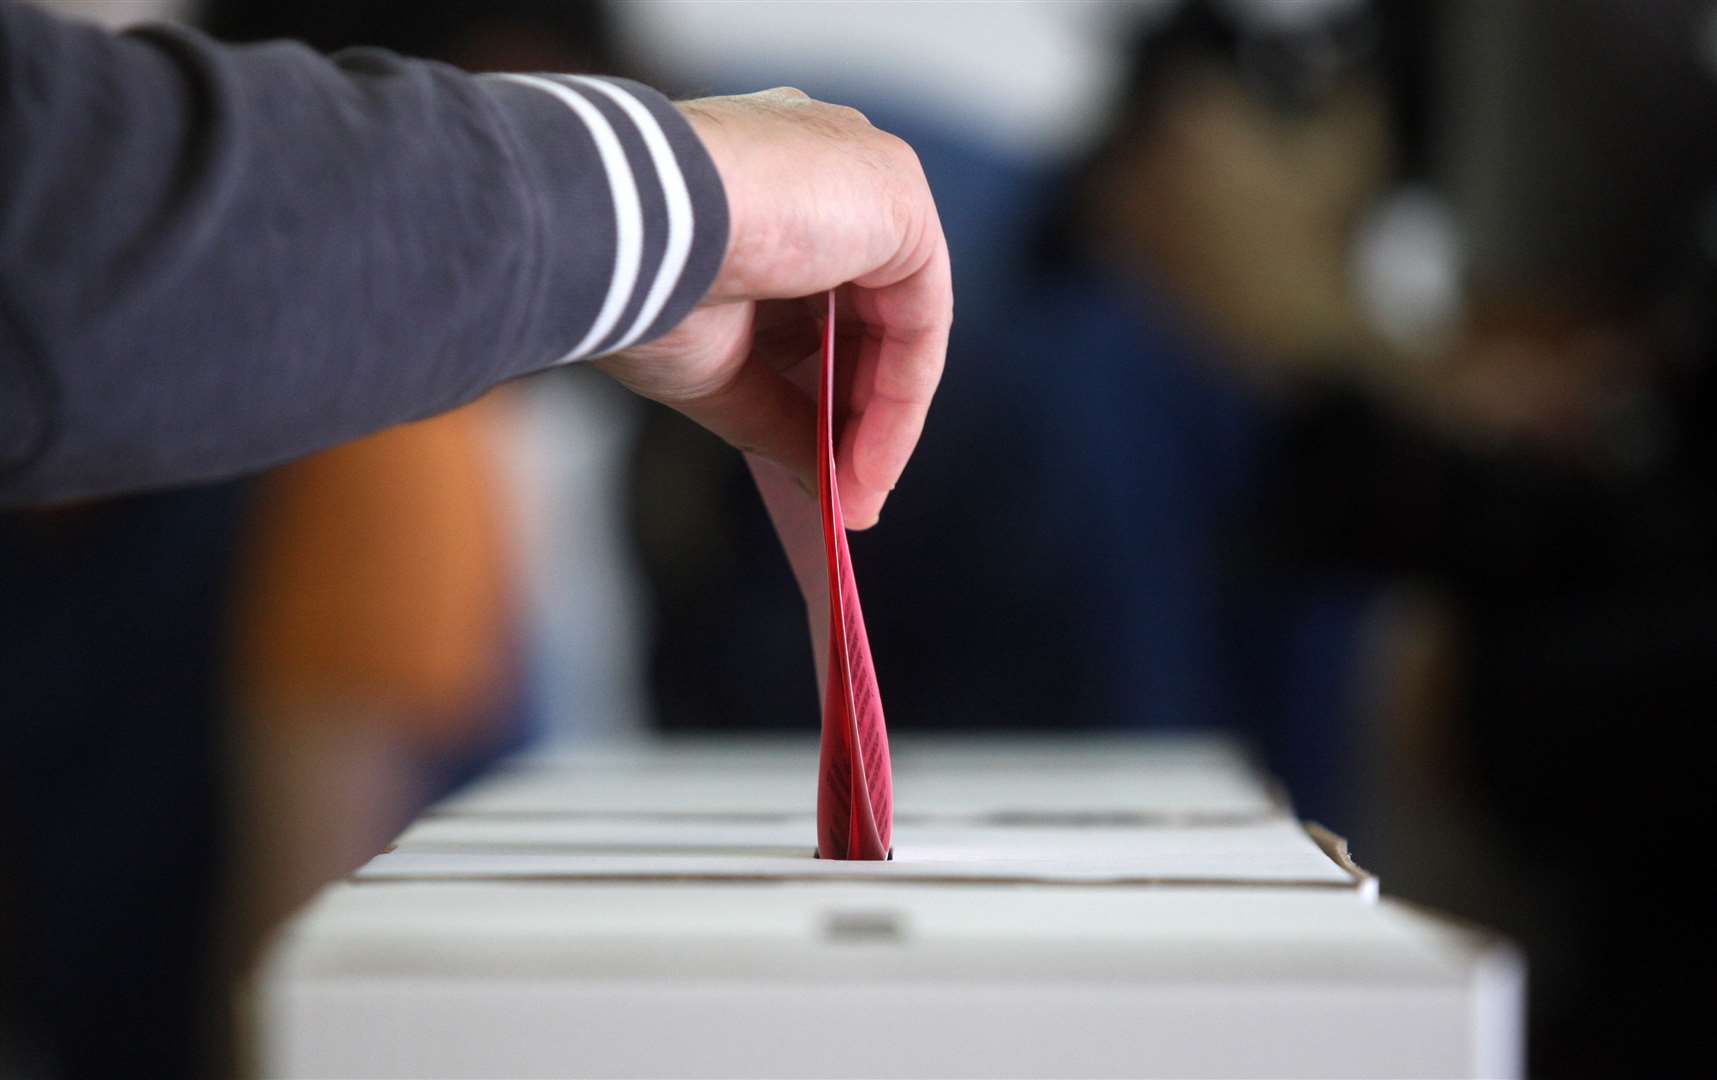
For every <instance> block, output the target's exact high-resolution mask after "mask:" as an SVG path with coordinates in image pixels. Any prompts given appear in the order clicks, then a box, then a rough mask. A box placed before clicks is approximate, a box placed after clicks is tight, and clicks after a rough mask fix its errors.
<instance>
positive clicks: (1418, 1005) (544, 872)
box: [258, 739, 1524, 1077]
mask: <svg viewBox="0 0 1717 1080" xmlns="http://www.w3.org/2000/svg"><path fill="white" fill-rule="evenodd" d="M895 769H896V772H895V791H896V816H895V841H894V842H895V858H894V859H893V860H892V861H890V862H840V861H834V860H821V859H816V858H814V857H813V847H814V844H815V836H816V829H815V816H814V805H813V804H814V799H815V781H816V746H815V744H814V743H813V742H809V741H806V742H755V741H723V742H710V743H703V742H690V743H685V742H674V743H663V744H652V745H646V746H638V747H631V748H627V749H623V750H601V751H595V750H591V751H577V750H574V751H563V752H552V753H544V754H538V755H536V756H534V757H531V758H527V759H525V760H522V761H520V762H517V763H515V764H514V765H513V766H511V767H509V768H507V769H505V770H503V771H502V772H501V773H500V774H499V775H497V776H495V777H494V778H492V779H490V780H487V781H485V782H483V783H481V784H479V785H477V786H476V787H474V788H472V789H470V790H469V791H467V792H466V793H464V794H462V795H460V796H458V797H456V798H453V799H450V800H447V801H446V802H444V803H443V804H441V805H439V806H436V807H434V808H432V809H431V810H430V812H429V813H427V814H425V815H424V816H423V817H422V818H421V819H420V820H419V821H418V822H416V823H415V824H414V825H413V826H412V827H411V828H409V829H408V830H406V832H405V833H404V834H402V835H401V836H400V837H399V838H398V840H397V841H396V843H395V844H394V845H392V847H391V848H390V849H389V850H388V851H386V852H384V853H382V854H381V855H379V856H377V857H376V858H375V859H374V860H372V861H371V862H370V863H369V864H368V865H367V866H365V867H364V868H363V869H361V870H360V871H359V872H358V873H357V874H355V875H354V876H353V877H352V878H351V879H350V880H349V881H346V882H343V883H340V884H337V885H335V886H333V887H331V888H329V889H328V890H326V891H325V893H324V894H323V895H322V896H321V897H320V898H319V899H318V900H317V901H316V902H315V903H314V904H313V905H312V906H311V907H310V908H309V909H308V910H306V911H305V912H303V913H302V914H301V915H300V916H299V917H298V918H297V919H296V920H295V921H294V922H293V923H291V924H290V925H289V926H288V927H287V928H286V929H285V931H284V932H283V933H282V934H281V935H280V937H279V940H278V942H277V943H276V945H275V947H274V949H273V951H272V954H271V956H270V958H269V960H268V962H267V963H266V965H265V966H264V969H263V972H262V975H261V978H260V981H259V986H258V1001H259V1017H260V1020H259V1022H260V1027H261V1044H262V1048H263V1055H264V1074H265V1075H267V1076H281V1077H323V1076H401V1077H404V1076H448V1077H477V1076H495V1077H499V1076H517V1077H536V1076H580V1075H597V1076H720V1077H741V1076H758V1077H762V1076H1018V1077H1061V1076H1068V1077H1071V1076H1090V1077H1096V1076H1187V1077H1193V1076H1221V1077H1239V1076H1260V1077H1264V1076H1268V1077H1287V1076H1320V1077H1339V1076H1392V1077H1407V1076H1437V1077H1450V1076H1483V1077H1504V1076H1512V1075H1517V1074H1518V1073H1519V1071H1520V1067H1521V1059H1522V1046H1521V1022H1522V1013H1523V1005H1524V1000H1523V995H1524V974H1523V970H1522V966H1521V962H1520V959H1519V957H1518V955H1517V954H1516V953H1515V952H1514V950H1512V949H1511V948H1510V947H1509V946H1508V945H1507V944H1506V943H1504V942H1502V941H1500V940H1498V939H1496V938H1494V937H1492V936H1490V935H1487V934H1486V933H1484V932H1482V931H1480V930H1478V929H1475V928H1472V927H1468V926H1461V925H1457V924H1454V923H1452V922H1450V921H1448V920H1445V919H1442V918H1439V917H1437V916H1435V915H1434V914H1431V913H1428V912H1424V911H1420V910H1416V909H1412V908H1409V907H1407V906H1405V905H1402V904H1398V903H1396V902H1393V901H1391V900H1389V899H1388V898H1387V896H1386V895H1385V896H1381V897H1380V895H1379V889H1378V882H1377V881H1376V880H1375V879H1374V878H1371V877H1370V876H1369V875H1367V874H1366V873H1365V872H1364V871H1363V870H1361V869H1360V868H1359V867H1358V866H1356V865H1355V864H1354V863H1353V861H1352V860H1351V859H1349V858H1348V856H1347V853H1346V851H1345V848H1344V846H1343V845H1342V843H1341V842H1340V840H1339V839H1338V838H1336V837H1334V836H1331V835H1330V834H1328V833H1327V832H1325V831H1323V830H1321V829H1318V828H1316V827H1315V826H1313V827H1307V826H1306V825H1303V824H1302V823H1300V822H1299V821H1297V820H1296V819H1295V818H1294V816H1293V814H1292V812H1291V809H1290V807H1289V806H1288V804H1287V803H1286V801H1285V800H1284V799H1283V798H1282V797H1281V795H1280V793H1279V792H1277V791H1275V790H1274V789H1273V788H1272V786H1271V785H1270V784H1269V783H1268V782H1266V781H1265V780H1264V779H1263V778H1262V777H1261V776H1260V775H1259V774H1258V773H1257V772H1256V771H1255V770H1254V769H1253V768H1252V767H1251V766H1250V765H1249V764H1248V763H1247V761H1246V760H1245V758H1244V756H1243V755H1241V754H1240V753H1239V752H1237V750H1236V749H1235V748H1234V747H1233V746H1231V745H1229V744H1226V743H1223V742H1221V741H1214V740H1188V739H1169V740H1163V739H1158V740H1113V739H1097V740H1085V741H1071V742H1070V741H1053V742H1052V741H1035V740H1014V741H1009V742H976V741H961V742H914V741H911V740H899V741H897V745H896V747H895Z"/></svg>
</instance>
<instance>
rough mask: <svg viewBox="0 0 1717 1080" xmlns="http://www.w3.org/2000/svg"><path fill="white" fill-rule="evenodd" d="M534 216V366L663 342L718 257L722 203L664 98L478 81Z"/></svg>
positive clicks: (545, 80) (695, 144)
mask: <svg viewBox="0 0 1717 1080" xmlns="http://www.w3.org/2000/svg"><path fill="white" fill-rule="evenodd" d="M481 81H482V83H483V84H484V85H485V88H486V89H487V90H488V91H489V93H490V94H491V96H492V97H493V98H494V99H495V101H496V103H497V104H499V105H501V106H502V107H503V111H504V113H505V114H506V116H507V119H508V121H509V123H510V126H511V127H512V128H513V129H514V134H515V139H514V151H515V154H516V156H517V157H518V159H519V164H520V166H521V171H522V173H523V177H524V182H525V183H526V184H527V185H528V186H529V187H530V188H531V189H532V191H533V194H534V201H535V203H536V208H537V216H538V219H539V220H538V226H539V227H538V229H537V230H536V232H537V251H536V258H537V260H538V263H537V265H538V266H539V267H540V269H541V272H540V274H539V275H538V291H537V293H536V300H537V303H536V304H534V305H533V308H534V310H535V311H536V312H537V313H538V321H537V323H538V324H537V326H536V327H535V328H534V329H535V331H536V332H535V333H533V334H531V335H529V336H530V337H531V339H532V340H533V341H536V342H550V343H555V344H554V345H553V349H554V351H553V352H552V354H550V355H547V356H545V357H544V358H543V359H542V363H543V364H549V363H569V362H571V361H574V360H584V359H589V358H591V357H596V356H602V355H604V354H607V353H611V352H617V351H619V350H621V349H625V348H629V347H631V346H633V345H637V344H640V343H642V342H645V341H649V340H650V339H652V338H655V337H658V336H660V335H662V334H664V333H666V332H667V331H668V330H671V329H672V328H673V327H674V326H676V325H678V324H679V322H680V321H681V320H682V319H684V318H685V317H686V316H687V315H688V314H689V313H690V312H691V310H692V308H693V307H695V306H696V305H697V303H698V301H700V300H702V299H703V296H704V294H705V293H706V292H708V291H709V287H710V285H711V283H712V282H714V281H715V276H716V273H717V272H718V271H719V270H720V269H721V263H722V260H723V258H724V257H725V256H726V253H727V238H728V236H727V234H728V211H727V192H726V190H725V189H724V188H723V187H722V183H721V176H720V174H718V173H717V172H716V168H715V164H714V163H713V162H712V161H711V160H710V156H709V152H708V151H707V150H705V149H704V145H703V143H702V141H701V140H699V138H698V137H697V134H696V133H695V132H694V131H693V130H692V126H691V124H690V123H689V122H687V120H686V119H685V117H684V116H682V115H680V112H679V110H678V109H676V108H674V106H673V104H672V103H670V102H669V101H668V99H667V98H666V97H664V96H663V95H661V94H660V93H658V92H657V91H655V90H652V89H650V88H649V87H647V86H644V85H642V84H640V83H636V82H632V81H631V80H629V79H616V78H596V77H591V76H584V75H515V74H500V75H485V76H482V77H481Z"/></svg>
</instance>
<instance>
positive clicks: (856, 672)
mask: <svg viewBox="0 0 1717 1080" xmlns="http://www.w3.org/2000/svg"><path fill="white" fill-rule="evenodd" d="M806 389H809V388H808V387H807V388H806ZM816 389H817V487H818V498H817V504H813V503H812V502H811V501H810V500H809V499H807V498H806V497H805V493H804V491H803V490H801V489H800V488H799V486H798V485H797V484H795V483H793V480H792V478H791V477H790V476H788V474H787V473H786V472H785V471H784V470H782V469H781V468H780V467H779V466H777V465H775V464H774V463H773V462H769V461H765V460H763V459H761V458H756V457H751V456H750V455H747V459H746V460H747V463H748V464H749V465H750V466H751V472H752V476H753V477H754V478H755V479H756V481H757V487H758V490H759V491H761V492H762V494H763V502H764V505H765V506H766V507H767V508H768V510H769V516H770V518H771V519H772V520H773V521H774V523H775V531H776V532H777V533H778V534H780V537H781V544H782V546H783V547H785V548H786V549H787V561H788V562H790V563H791V564H792V566H793V573H794V576H795V577H797V578H798V579H799V587H800V590H801V591H802V592H803V593H804V596H805V605H806V609H807V613H808V614H809V616H810V619H811V644H812V648H813V650H817V651H821V652H822V654H823V655H822V656H820V657H818V661H819V663H818V675H819V676H820V677H821V678H820V681H821V683H822V689H823V749H822V756H821V760H820V762H819V765H818V770H817V774H818V775H817V855H818V856H819V857H821V858H824V859H887V858H889V857H890V856H891V854H892V850H891V844H892V840H893V833H894V824H893V823H894V776H893V771H892V768H891V766H890V764H889V759H888V729H887V727H886V726H885V725H884V723H883V719H882V698H881V696H880V695H879V694H878V693H877V688H876V669H875V668H874V667H873V666H872V664H871V659H870V639H869V638H868V637H867V636H866V635H865V631H864V614H863V612H861V611H860V610H859V597H858V584H857V583H856V582H855V581H854V579H853V568H852V558H851V557H850V555H849V554H848V551H847V530H846V527H845V525H844V524H843V522H842V519H841V493H840V486H839V484H838V483H837V478H836V476H835V445H836V440H835V436H836V432H835V417H834V396H835V297H834V293H832V292H831V293H830V294H829V299H828V321H827V323H826V324H825V325H824V327H823V350H822V364H821V370H820V371H819V372H818V377H817V388H816ZM819 510H820V514H819V512H818V511H819ZM818 534H821V551H820V552H819V551H818V550H817V548H818Z"/></svg>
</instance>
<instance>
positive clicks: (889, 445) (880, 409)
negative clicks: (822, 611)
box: [835, 188, 954, 529]
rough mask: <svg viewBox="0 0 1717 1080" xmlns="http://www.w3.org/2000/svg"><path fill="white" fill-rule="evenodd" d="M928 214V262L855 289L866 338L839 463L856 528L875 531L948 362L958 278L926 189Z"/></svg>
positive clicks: (863, 281)
mask: <svg viewBox="0 0 1717 1080" xmlns="http://www.w3.org/2000/svg"><path fill="white" fill-rule="evenodd" d="M924 212H925V213H926V215H927V221H926V223H925V228H926V232H925V234H924V235H925V240H924V241H922V243H923V245H924V247H925V255H924V257H923V258H922V259H921V260H920V261H918V263H917V264H916V265H915V266H912V267H911V268H910V269H909V270H908V271H906V272H905V273H904V274H903V275H901V276H896V274H893V273H891V272H890V270H889V268H886V267H885V268H883V269H882V270H879V271H875V272H873V273H871V274H867V275H865V276H863V277H860V278H858V279H857V280H856V281H854V283H853V288H852V289H850V290H849V300H850V305H851V309H852V312H853V314H854V315H856V316H857V318H858V321H859V323H860V329H861V336H860V338H859V344H858V352H857V356H856V357H854V358H853V360H852V364H853V371H852V379H851V382H850V384H849V385H850V391H849V395H850V396H849V397H848V400H847V401H845V402H843V403H841V405H842V406H843V407H844V409H843V411H844V412H845V414H846V422H845V425H844V426H843V428H842V430H841V438H840V445H839V446H838V447H837V448H836V451H835V461H836V465H837V467H838V468H839V470H840V478H841V504H842V508H843V510H844V511H845V516H846V524H847V527H848V528H850V529H867V528H869V527H870V526H872V525H874V524H876V521H877V517H878V515H879V514H880V513H881V512H882V506H883V503H884V502H886V501H887V499H888V493H889V492H890V491H893V490H894V486H895V484H896V483H898V482H899V480H900V477H901V474H902V473H903V472H904V471H905V469H906V463H907V462H908V461H909V460H910V459H911V457H912V452H913V450H914V449H916V448H917V446H918V439H919V436H920V435H921V434H922V433H923V431H924V421H925V418H926V416H927V415H928V414H929V411H930V402H931V400H932V399H933V398H934V397H935V395H936V387H937V385H938V384H939V383H940V382H941V379H942V368H943V365H944V363H945V361H946V358H947V353H948V334H949V331H950V329H951V328H952V326H953V322H954V288H953V274H952V268H951V266H950V264H949V259H948V245H947V241H946V240H945V239H944V238H943V236H942V227H941V223H940V222H939V221H938V220H937V218H936V208H935V205H934V204H933V203H931V202H930V199H929V191H928V188H926V189H925V192H924ZM891 278H893V280H890V279H891Z"/></svg>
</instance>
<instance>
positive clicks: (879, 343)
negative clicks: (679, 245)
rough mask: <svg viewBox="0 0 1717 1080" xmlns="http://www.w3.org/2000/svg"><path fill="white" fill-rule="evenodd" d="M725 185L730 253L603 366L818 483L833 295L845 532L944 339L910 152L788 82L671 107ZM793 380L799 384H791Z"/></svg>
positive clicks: (880, 476)
mask: <svg viewBox="0 0 1717 1080" xmlns="http://www.w3.org/2000/svg"><path fill="white" fill-rule="evenodd" d="M679 108H680V109H681V111H682V112H683V113H684V114H685V116H686V118H687V119H688V120H690V121H691V124H692V127H693V129H694V130H695V131H696V132H697V133H698V136H699V138H701V139H702V140H703V143H704V146H705V147H706V148H707V149H708V150H709V153H710V157H711V158H712V159H713V160H714V162H715V166H716V170H717V171H718V172H719V173H720V174H721V179H722V183H723V185H724V186H725V187H726V189H727V202H728V214H729V221H730V225H729V233H728V245H727V254H726V257H725V258H724V260H723V262H722V266H721V270H720V271H719V272H718V273H717V275H716V279H715V282H714V284H713V285H712V286H711V287H710V291H709V293H708V295H707V296H705V298H704V300H703V302H702V303H701V304H700V305H699V306H698V307H697V308H696V309H695V310H694V311H693V312H692V314H691V315H689V316H687V318H686V319H685V321H683V322H682V323H681V324H680V325H679V326H677V327H675V328H674V329H673V330H671V331H669V332H668V333H667V334H666V335H664V336H662V337H661V338H658V339H657V340H655V341H652V342H650V343H649V344H647V345H643V346H640V347H638V348H634V349H628V350H626V351H625V352H622V353H617V354H615V355H613V356H609V357H605V358H603V359H600V360H598V361H596V364H597V366H598V367H600V368H602V369H603V370H604V371H606V372H608V374H610V375H612V376H613V377H614V378H615V379H617V380H618V381H619V382H620V383H622V384H623V385H625V386H626V387H628V388H629V389H631V390H633V391H635V392H637V393H639V394H642V395H643V396H645V397H648V398H652V399H654V400H656V401H660V402H662V403H663V404H666V405H669V406H671V407H673V408H675V409H677V410H679V411H680V412H682V413H685V414H686V415H687V416H689V417H691V418H692V419H693V420H695V421H697V422H698V423H700V424H702V425H703V426H704V427H706V428H708V429H709V430H711V431H713V432H715V433H716V434H717V435H719V436H721V437H722V438H723V439H726V440H727V441H728V442H729V443H732V444H733V445H734V446H737V447H739V448H740V449H742V450H745V451H748V452H750V453H753V454H757V455H761V456H762V457H764V458H767V459H770V460H772V461H775V462H778V463H779V464H781V465H782V466H784V467H785V468H787V469H788V470H789V471H790V472H791V473H792V474H793V475H794V476H795V477H796V478H797V479H798V480H799V482H800V484H801V485H802V486H803V487H805V489H806V490H807V491H813V490H815V483H816V460H817V459H816V451H817V445H816V406H815V402H814V401H813V400H812V398H811V397H809V396H808V395H807V393H806V391H805V390H804V389H803V388H802V387H804V386H806V385H814V382H812V383H807V382H806V381H805V380H804V378H803V376H804V374H805V372H804V371H803V370H801V371H798V372H795V370H794V369H795V368H798V367H799V366H800V365H803V364H806V363H808V362H809V363H814V362H815V359H816V355H817V349H818V335H819V333H820V330H819V326H820V319H821V316H822V313H823V308H822V304H821V302H820V296H819V294H821V293H823V292H825V291H826V290H829V289H835V288H839V290H840V291H839V293H838V294H837V306H838V308H839V311H840V318H839V319H838V320H837V322H838V333H839V336H840V340H839V342H838V343H837V357H838V363H839V366H840V370H839V377H838V380H837V391H836V392H837V395H838V398H837V401H836V402H835V413H836V416H837V418H838V420H839V422H840V427H839V436H840V438H839V444H838V445H837V446H836V449H835V458H836V464H837V466H838V468H839V470H840V478H841V501H842V505H843V508H844V510H845V516H846V524H847V526H848V527H849V528H857V529H862V528H868V527H869V526H871V525H873V524H875V523H876V520H877V516H878V514H879V513H880V512H881V510H882V504H883V502H884V501H885V500H886V499H887V498H888V493H889V491H890V490H892V489H893V487H894V485H895V483H896V481H898V480H899V479H900V474H901V472H902V470H903V469H905V467H906V462H907V459H908V458H910V457H911V455H912V450H913V448H914V447H915V446H916V445H917V443H918V436H919V434H920V432H921V431H922V430H923V427H924V418H925V414H926V413H927V411H928V410H929V407H930V399H931V397H932V396H933V395H934V394H935V391H936V384H937V382H938V381H939V380H940V379H941V375H942V364H943V360H944V356H945V354H946V352H947V347H948V330H949V327H950V325H951V324H952V321H953V305H954V300H953V285H952V281H951V278H950V273H949V264H948V245H947V242H946V241H945V240H944V239H943V236H942V225H941V222H940V220H939V219H938V218H937V215H936V205H935V202H934V200H933V199H932V198H931V195H930V188H929V185H928V184H927V183H926V182H925V179H924V172H923V170H922V169H921V168H920V167H919V164H918V158H917V156H916V155H915V154H913V152H912V149H911V148H910V147H908V146H907V145H906V143H904V142H902V141H901V140H900V139H898V138H896V137H895V136H893V135H890V134H888V133H886V132H883V131H879V130H878V129H876V128H874V127H872V126H871V125H870V122H869V121H867V120H866V119H865V118H864V117H863V116H862V115H861V114H860V113H858V112H857V111H856V110H853V109H848V108H844V107H841V106H838V105H829V104H825V103H823V102H819V101H813V100H812V99H810V98H808V97H806V96H805V95H804V94H802V93H800V92H799V91H797V90H769V91H765V92H763V93H759V94H748V95H745V96H743V97H726V98H705V99H702V100H699V101H689V102H684V103H681V104H680V106H679ZM795 374H797V375H798V376H799V378H797V379H795V377H794V376H795Z"/></svg>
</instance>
